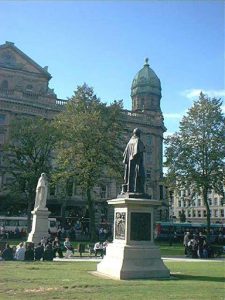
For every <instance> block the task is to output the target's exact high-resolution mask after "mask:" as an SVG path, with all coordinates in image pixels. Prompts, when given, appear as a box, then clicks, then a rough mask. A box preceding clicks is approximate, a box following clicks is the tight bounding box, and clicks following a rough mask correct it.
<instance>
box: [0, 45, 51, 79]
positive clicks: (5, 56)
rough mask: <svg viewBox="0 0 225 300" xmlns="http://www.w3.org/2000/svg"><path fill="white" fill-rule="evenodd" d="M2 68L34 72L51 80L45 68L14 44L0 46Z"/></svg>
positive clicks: (0, 65) (0, 64)
mask: <svg viewBox="0 0 225 300" xmlns="http://www.w3.org/2000/svg"><path fill="white" fill-rule="evenodd" d="M0 67H3V68H7V69H13V70H21V71H25V72H32V73H36V74H40V75H42V76H45V77H48V78H51V75H50V74H49V73H48V72H47V70H46V69H45V68H42V67H41V66H39V65H38V64H37V63H36V62H35V61H33V60H32V59H31V58H30V57H29V56H27V55H26V54H25V53H23V52H22V51H21V50H19V49H18V48H17V47H16V46H14V44H13V43H9V42H8V43H6V44H4V45H1V46H0Z"/></svg>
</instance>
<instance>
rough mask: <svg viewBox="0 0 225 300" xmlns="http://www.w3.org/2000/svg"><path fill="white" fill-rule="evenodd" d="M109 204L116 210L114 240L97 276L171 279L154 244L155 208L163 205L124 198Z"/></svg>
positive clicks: (98, 268) (154, 201)
mask: <svg viewBox="0 0 225 300" xmlns="http://www.w3.org/2000/svg"><path fill="white" fill-rule="evenodd" d="M108 203H109V204H110V205H113V206H114V237H113V243H111V244H109V245H108V247H107V249H106V256H105V257H104V258H103V260H102V261H101V262H100V263H99V264H98V265H97V272H98V273H99V274H100V275H105V276H109V277H111V278H114V279H139V278H140V279H141V278H169V277H170V271H169V270H168V269H167V267H166V266H165V265H164V263H163V261H162V259H161V255H160V250H159V247H157V246H156V245H155V244H154V241H153V239H154V237H153V233H154V230H153V212H154V207H156V206H159V205H161V202H160V201H156V200H150V199H136V198H128V197H127V198H122V197H121V198H117V199H113V200H109V201H108Z"/></svg>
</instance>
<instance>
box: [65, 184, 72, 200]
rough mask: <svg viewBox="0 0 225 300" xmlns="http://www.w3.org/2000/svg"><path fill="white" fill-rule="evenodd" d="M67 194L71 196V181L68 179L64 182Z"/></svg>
mask: <svg viewBox="0 0 225 300" xmlns="http://www.w3.org/2000/svg"><path fill="white" fill-rule="evenodd" d="M66 191H67V196H70V197H71V196H73V181H72V180H68V181H67V184H66Z"/></svg>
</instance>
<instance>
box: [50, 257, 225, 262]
mask: <svg viewBox="0 0 225 300" xmlns="http://www.w3.org/2000/svg"><path fill="white" fill-rule="evenodd" d="M162 259H163V260H164V261H185V262H225V258H223V257H218V258H209V259H200V258H197V259H194V258H189V257H182V256H180V257H174V256H173V257H162ZM101 260H102V258H100V257H77V256H74V257H71V258H58V257H56V258H54V261H63V262H79V261H88V262H100V261H101Z"/></svg>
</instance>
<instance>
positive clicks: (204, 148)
mask: <svg viewBox="0 0 225 300" xmlns="http://www.w3.org/2000/svg"><path fill="white" fill-rule="evenodd" d="M221 106H222V101H221V100H220V99H215V98H213V99H211V98H209V97H208V96H207V95H204V94H203V93H201V94H200V96H199V99H198V100H197V101H195V102H194V104H193V106H192V107H191V108H190V109H189V111H188V113H187V115H186V116H184V117H183V119H182V121H181V122H180V130H179V132H176V133H175V134H173V135H172V136H169V137H168V138H167V139H166V145H167V148H166V151H165V156H166V163H165V166H166V167H167V168H168V174H167V175H168V176H167V178H168V181H169V182H170V183H171V184H175V185H176V188H178V189H179V188H182V187H185V188H189V189H191V191H192V194H193V195H194V194H195V193H198V194H200V195H202V198H203V201H204V205H205V207H206V214H207V229H208V234H209V233H210V208H209V202H208V192H209V191H210V190H211V189H214V190H215V191H216V192H217V193H219V194H221V195H223V183H224V157H225V155H224V154H225V148H224V137H225V123H224V116H223V114H222V109H221Z"/></svg>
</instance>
